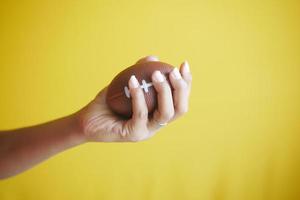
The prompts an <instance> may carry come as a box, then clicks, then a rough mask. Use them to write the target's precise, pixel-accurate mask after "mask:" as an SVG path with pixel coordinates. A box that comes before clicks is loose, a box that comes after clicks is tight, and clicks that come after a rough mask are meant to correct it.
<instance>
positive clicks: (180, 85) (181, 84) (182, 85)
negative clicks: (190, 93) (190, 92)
mask: <svg viewBox="0 0 300 200" xmlns="http://www.w3.org/2000/svg"><path fill="white" fill-rule="evenodd" d="M187 88H188V85H187V83H186V82H185V81H184V80H181V81H179V82H178V84H177V85H176V89H177V90H182V91H184V90H187Z"/></svg>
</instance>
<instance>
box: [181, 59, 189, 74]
mask: <svg viewBox="0 0 300 200" xmlns="http://www.w3.org/2000/svg"><path fill="white" fill-rule="evenodd" d="M182 71H183V73H189V72H190V65H189V63H188V61H184V62H183V68H182Z"/></svg>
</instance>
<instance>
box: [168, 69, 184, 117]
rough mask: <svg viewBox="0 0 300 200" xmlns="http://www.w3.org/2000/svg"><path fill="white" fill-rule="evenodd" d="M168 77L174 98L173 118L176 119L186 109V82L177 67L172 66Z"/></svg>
mask: <svg viewBox="0 0 300 200" xmlns="http://www.w3.org/2000/svg"><path fill="white" fill-rule="evenodd" d="M169 79H170V82H171V84H172V87H173V89H174V90H173V100H174V109H175V115H174V117H173V119H176V118H178V117H180V116H182V115H183V114H184V113H186V112H187V111H188V99H189V95H188V93H189V91H188V84H187V82H186V81H185V80H184V79H183V78H182V76H181V74H180V72H179V70H178V69H177V68H174V69H173V71H172V72H171V73H170V75H169Z"/></svg>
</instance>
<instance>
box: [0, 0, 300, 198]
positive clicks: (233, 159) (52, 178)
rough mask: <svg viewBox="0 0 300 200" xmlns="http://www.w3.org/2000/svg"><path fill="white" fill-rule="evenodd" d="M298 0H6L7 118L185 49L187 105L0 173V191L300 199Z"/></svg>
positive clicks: (23, 121)
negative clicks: (142, 138) (139, 133)
mask: <svg viewBox="0 0 300 200" xmlns="http://www.w3.org/2000/svg"><path fill="white" fill-rule="evenodd" d="M299 36H300V2H299V1H298V0H295V1H285V0H278V1H277V0H269V1H258V0H252V1H251V0H249V1H242V0H240V1H238V0H236V1H234V0H232V1H218V0H212V1H201V0H198V1H197V0H193V1H189V0H186V1H176V0H172V1H169V0H168V1H163V0H152V1H146V0H145V1H144V0H140V1H137V0H134V1H129V0H128V1H112V0H105V1H102V0H99V1H96V0H72V1H71V0H69V1H57V0H45V1H32V0H27V1H6V2H1V5H0V92H1V95H0V97H1V98H0V129H11V128H18V127H23V126H28V125H34V124H38V123H41V122H45V121H48V120H52V119H55V118H58V117H62V116H65V115H68V114H70V113H73V112H75V111H77V110H78V109H80V108H81V107H83V106H84V105H86V104H87V103H88V102H89V101H90V100H91V99H92V98H93V97H94V96H95V95H96V94H97V93H98V92H99V91H100V90H101V89H102V88H103V87H105V86H106V85H107V84H109V82H110V80H111V79H112V78H113V77H114V76H115V75H116V74H117V73H118V72H119V71H121V70H123V69H124V68H125V67H127V66H130V65H131V64H133V63H134V62H136V60H137V59H139V58H140V57H142V56H145V55H149V54H154V55H158V56H159V57H160V59H161V60H163V61H165V62H168V63H171V64H173V65H176V66H178V65H179V64H180V63H181V62H182V61H183V60H185V59H187V60H188V61H189V62H190V65H191V69H192V72H193V89H192V95H191V101H190V103H191V105H190V110H189V113H188V114H187V115H186V116H185V117H184V118H182V119H180V120H178V121H176V122H174V123H172V124H170V125H169V126H167V127H165V128H164V129H162V130H161V131H160V132H159V133H158V134H157V135H156V136H155V137H154V138H152V139H150V140H149V141H146V142H141V143H134V144H131V143H123V144H120V143H115V144H114V143H110V144H108V143H90V144H84V145H82V146H78V147H76V148H74V149H71V150H68V151H66V152H63V153H61V154H59V155H57V156H55V157H53V158H51V159H49V160H47V161H46V162H44V163H42V164H40V165H38V166H36V167H34V168H33V169H31V170H29V171H26V172H25V173H23V174H20V175H17V176H15V177H13V178H10V179H7V180H4V181H0V199H1V200H14V199H25V200H32V199H43V200H50V199H51V200H52V199H72V200H79V199H80V200H82V199H108V200H113V199H114V200H121V199H128V200H129V199H130V200H141V199H146V200H147V199H149V200H152V199H161V200H177V199H204V200H205V199H207V200H221V199H230V200H245V199H249V200H262V199H267V200H269V199H282V200H292V199H295V200H296V199H300V181H299V180H300V172H299V169H300V145H299V144H300V135H299V134H300V103H299V102H300V76H299V75H300V56H299V55H300V37H299Z"/></svg>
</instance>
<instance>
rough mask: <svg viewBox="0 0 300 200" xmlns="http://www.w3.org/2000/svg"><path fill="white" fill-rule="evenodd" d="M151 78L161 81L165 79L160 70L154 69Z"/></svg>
mask: <svg viewBox="0 0 300 200" xmlns="http://www.w3.org/2000/svg"><path fill="white" fill-rule="evenodd" d="M153 79H154V81H155V82H163V81H164V80H165V77H164V76H163V75H162V73H161V72H160V71H155V72H154V74H153Z"/></svg>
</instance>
